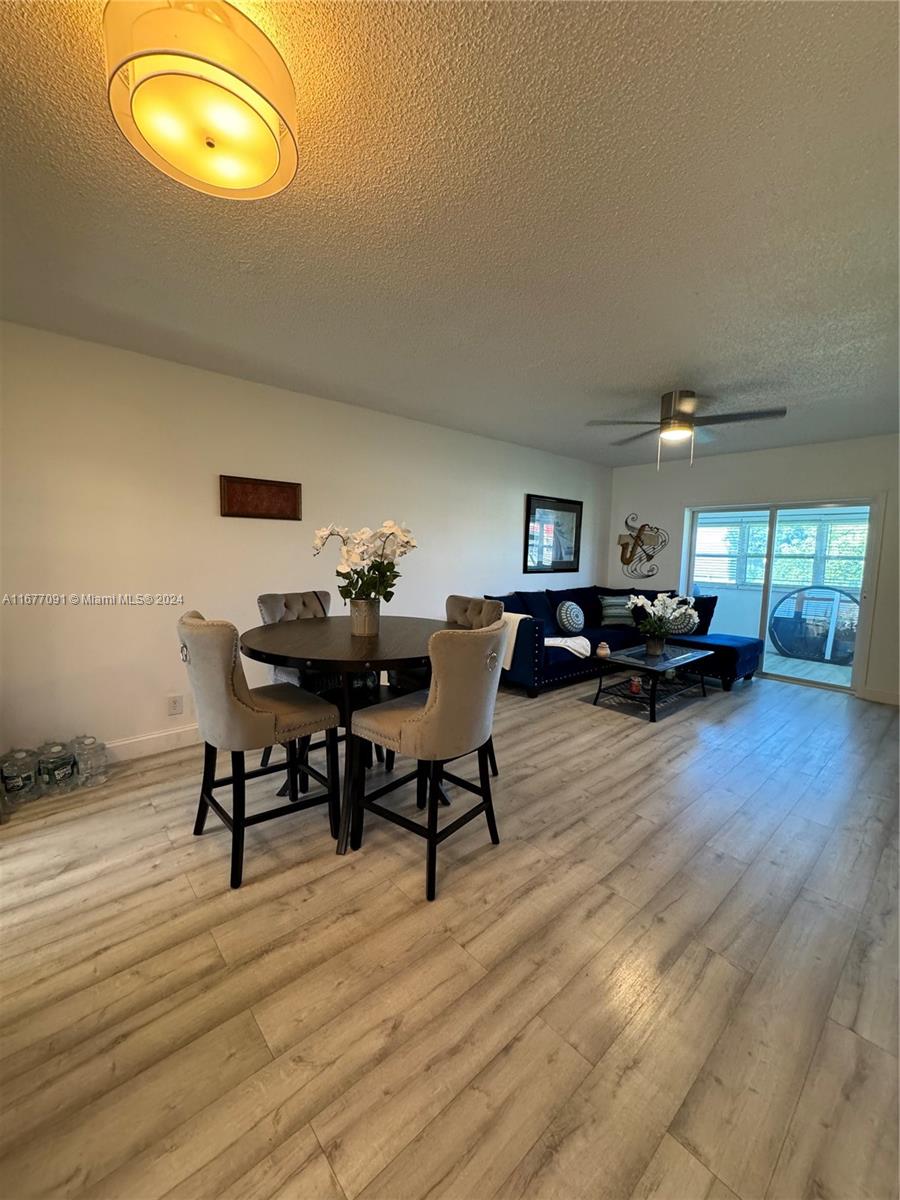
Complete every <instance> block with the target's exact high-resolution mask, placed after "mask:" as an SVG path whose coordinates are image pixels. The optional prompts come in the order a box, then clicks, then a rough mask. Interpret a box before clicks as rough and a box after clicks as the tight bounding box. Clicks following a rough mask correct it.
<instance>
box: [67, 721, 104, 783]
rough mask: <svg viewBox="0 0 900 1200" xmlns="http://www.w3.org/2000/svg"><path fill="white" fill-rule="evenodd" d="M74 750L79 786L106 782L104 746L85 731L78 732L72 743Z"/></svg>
mask: <svg viewBox="0 0 900 1200" xmlns="http://www.w3.org/2000/svg"><path fill="white" fill-rule="evenodd" d="M72 749H73V750H74V751H75V761H76V764H77V766H78V784H79V786H80V787H96V785H97V784H99V783H106V780H107V773H106V746H105V744H104V743H103V742H98V741H97V739H96V738H95V737H92V736H91V735H90V734H87V733H80V734H79V735H78V737H77V738H75V740H74V742H73V743H72Z"/></svg>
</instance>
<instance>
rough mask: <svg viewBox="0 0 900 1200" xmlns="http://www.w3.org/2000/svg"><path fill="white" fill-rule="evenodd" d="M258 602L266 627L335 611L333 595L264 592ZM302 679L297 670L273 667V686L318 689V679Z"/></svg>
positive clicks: (324, 615)
mask: <svg viewBox="0 0 900 1200" xmlns="http://www.w3.org/2000/svg"><path fill="white" fill-rule="evenodd" d="M256 603H257V606H258V608H259V615H260V616H261V617H262V622H263V625H277V624H278V623H279V622H280V621H301V620H303V619H305V618H308V617H327V616H328V612H329V610H330V608H331V593H330V592H264V593H263V595H261V596H257V598H256ZM305 675H306V673H304V676H303V677H301V675H300V672H299V671H298V670H297V669H296V668H295V667H272V681H273V683H294V684H297V686H298V687H307V688H309V690H310V691H315V690H316V684H317V682H318V680H317V679H315V678H310V679H307V678H306V677H305Z"/></svg>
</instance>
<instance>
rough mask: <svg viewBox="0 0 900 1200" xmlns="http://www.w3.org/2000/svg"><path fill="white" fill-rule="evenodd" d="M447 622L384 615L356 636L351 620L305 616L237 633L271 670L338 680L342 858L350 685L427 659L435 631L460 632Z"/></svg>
mask: <svg viewBox="0 0 900 1200" xmlns="http://www.w3.org/2000/svg"><path fill="white" fill-rule="evenodd" d="M459 628H460V626H459V625H453V624H450V623H449V622H447V621H431V620H428V619H427V618H425V617H382V618H381V621H380V628H379V631H378V634H377V636H376V637H368V638H367V637H354V636H353V635H352V634H351V632H350V618H349V617H305V618H302V619H300V620H298V621H279V622H276V623H275V624H273V625H259V626H257V627H256V628H255V629H248V630H247V632H246V633H244V634H241V651H242V652H243V653H244V654H245V655H246V656H247V658H252V659H255V660H256V661H257V662H264V663H269V665H270V666H279V667H295V668H297V669H298V670H300V671H303V670H304V669H305V668H308V667H318V668H321V669H325V670H328V671H333V672H334V673H335V674H338V675H340V677H341V701H342V703H341V705H340V708H341V719H342V722H343V724H344V729H345V731H346V735H347V736H346V738H345V740H344V774H343V780H342V788H341V823H340V830H339V833H338V841H337V852H338V854H346V853H347V848H348V846H349V843H350V779H351V770H350V754H351V747H352V738H351V737H350V719H351V717H352V714H353V707H354V687H353V681H354V679H355V678H357V677H358V676H360V675H364V674H367V673H368V672H370V671H385V670H389V669H393V668H397V667H409V666H412V665H418V664H424V663H426V662H427V661H428V639H429V638H430V637H431V635H432V634H433V633H436V632H437V631H438V630H439V629H459Z"/></svg>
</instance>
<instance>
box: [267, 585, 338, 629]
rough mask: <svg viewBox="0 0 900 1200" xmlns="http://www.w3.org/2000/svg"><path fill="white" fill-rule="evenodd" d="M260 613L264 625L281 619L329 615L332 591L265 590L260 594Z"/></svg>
mask: <svg viewBox="0 0 900 1200" xmlns="http://www.w3.org/2000/svg"><path fill="white" fill-rule="evenodd" d="M256 603H257V604H258V605H259V615H260V616H261V617H262V619H263V624H264V625H277V624H278V622H279V621H299V620H302V619H303V618H304V617H327V616H328V610H329V609H330V608H331V593H330V592H265V593H264V594H263V595H262V596H258V597H257V599H256Z"/></svg>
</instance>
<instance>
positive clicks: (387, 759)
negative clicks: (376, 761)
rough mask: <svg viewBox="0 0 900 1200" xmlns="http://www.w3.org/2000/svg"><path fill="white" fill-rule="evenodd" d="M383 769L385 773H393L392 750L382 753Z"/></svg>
mask: <svg viewBox="0 0 900 1200" xmlns="http://www.w3.org/2000/svg"><path fill="white" fill-rule="evenodd" d="M384 769H385V771H393V769H394V752H393V750H385V752H384Z"/></svg>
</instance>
